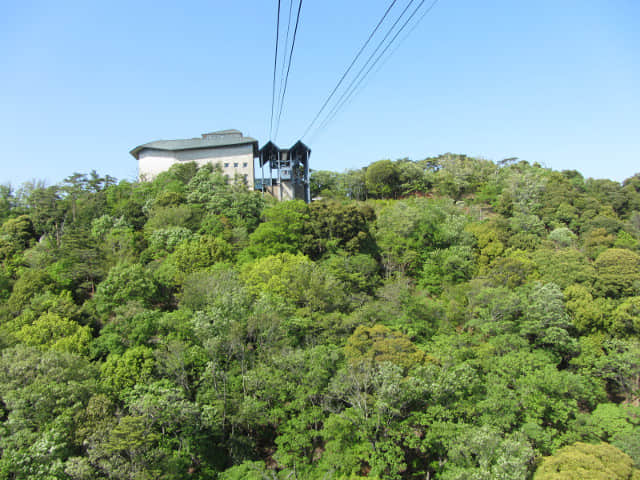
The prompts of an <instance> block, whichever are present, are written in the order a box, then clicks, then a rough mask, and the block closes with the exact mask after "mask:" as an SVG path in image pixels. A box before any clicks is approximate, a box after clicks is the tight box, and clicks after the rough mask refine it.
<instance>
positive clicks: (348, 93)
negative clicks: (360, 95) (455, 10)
mask: <svg viewBox="0 0 640 480" xmlns="http://www.w3.org/2000/svg"><path fill="white" fill-rule="evenodd" d="M438 1H439V0H433V2H432V3H431V5H429V7H428V8H427V9H426V10H425V12H424V13H423V15H422V16H421V17H420V19H419V20H418V22H416V24H415V25H414V26H413V27H412V29H411V31H413V30H414V29H415V28H416V27H417V25H418V24H419V23H420V22H421V21H422V20H423V19H424V17H426V16H427V14H428V13H429V12H431V10H432V9H433V8H434V7H435V5H436V3H438ZM425 2H426V0H421V2H420V3H419V4H418V6H417V7H416V8H415V9H414V10H413V12H411V14H410V15H409V17H408V18H407V19H406V21H405V22H404V23H403V24H402V26H401V27H400V29H399V30H398V31H397V32H396V33H395V35H394V36H393V37H392V38H391V40H389V42H388V43H387V45H386V46H385V47H384V49H383V50H382V51H381V52H380V54H379V55H378V56H377V57H376V59H375V60H374V61H373V63H371V64H370V65H369V68H368V69H367V70H366V72H365V73H364V75H361V74H362V72H363V71H364V69H365V68H367V65H368V62H369V61H370V60H371V59H372V58H373V56H374V55H375V54H376V53H377V51H378V50H379V47H380V46H382V44H383V43H384V41H385V40H386V38H387V37H388V35H389V34H390V33H391V31H392V30H393V29H394V27H395V26H396V24H397V23H398V21H399V20H400V18H401V17H402V16H403V15H404V13H405V12H406V10H407V8H405V10H404V11H403V12H402V14H400V17H398V20H396V23H394V25H393V26H392V27H391V29H390V30H389V32H388V33H387V36H385V38H384V39H383V40H382V42H381V43H380V44H379V45H378V48H376V50H375V51H374V52H373V54H372V55H371V56H370V57H369V59H368V60H367V63H365V65H364V66H363V68H362V69H361V70H360V71H359V72H358V74H357V75H356V77H355V78H354V79H353V80H352V82H351V83H350V84H349V86H348V87H347V89H346V90H345V91H344V92H343V94H342V95H341V96H340V99H339V100H338V102H337V103H336V104H335V105H334V107H333V109H332V110H331V111H330V112H329V114H328V115H327V116H326V117H325V119H324V121H323V122H322V124H321V126H320V127H319V128H317V129H316V131H315V132H314V135H313V136H314V137H315V136H317V134H318V133H319V132H320V131H322V130H324V129H325V128H326V127H327V126H328V125H329V124H330V123H331V122H332V121H333V119H334V118H335V117H336V115H337V114H338V112H339V111H340V110H341V109H342V107H343V106H344V105H345V104H346V103H347V102H348V101H349V100H350V99H351V98H352V96H353V94H354V93H355V92H356V91H357V90H358V88H359V87H360V85H361V84H362V82H363V81H364V80H365V79H366V78H367V77H368V76H369V74H370V73H371V70H373V68H374V67H375V66H376V65H377V64H378V62H379V61H380V59H381V58H382V57H383V56H384V55H385V53H386V52H387V51H388V50H389V48H390V47H391V46H392V45H393V43H394V42H395V40H396V39H397V38H398V36H399V35H400V34H401V33H402V32H403V31H404V29H405V28H406V27H407V25H408V24H409V22H411V20H412V19H413V18H414V17H415V16H416V14H417V13H418V11H419V10H420V8H421V7H422V5H424V3H425ZM411 3H412V2H409V4H408V5H407V7H409V6H410V5H411ZM411 31H410V32H409V33H411ZM407 36H408V35H407ZM404 39H406V37H405V38H404ZM404 39H403V41H404ZM394 52H395V50H394ZM388 58H389V57H387V59H388Z"/></svg>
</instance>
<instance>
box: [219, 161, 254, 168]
mask: <svg viewBox="0 0 640 480" xmlns="http://www.w3.org/2000/svg"><path fill="white" fill-rule="evenodd" d="M248 165H249V164H248V163H247V162H244V163H243V164H242V168H247V166H248ZM238 166H239V163H238V162H235V163H234V164H233V168H238ZM224 168H229V164H228V163H225V164H224Z"/></svg>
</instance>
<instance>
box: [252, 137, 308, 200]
mask: <svg viewBox="0 0 640 480" xmlns="http://www.w3.org/2000/svg"><path fill="white" fill-rule="evenodd" d="M310 155H311V149H310V148H309V147H307V146H306V145H305V144H304V143H302V142H301V141H298V142H297V143H296V144H295V145H294V146H293V147H291V148H289V149H282V148H278V147H277V146H276V145H275V144H274V143H273V142H268V143H267V144H266V145H265V146H264V147H262V148H261V149H260V158H259V164H260V169H261V174H262V175H261V177H260V178H257V179H256V183H255V189H256V190H262V191H263V192H268V193H270V194H271V195H273V196H274V197H276V198H277V199H278V200H293V199H299V200H304V201H305V202H307V203H309V202H310V201H311V193H310V189H309V156H310ZM267 164H268V168H269V170H268V175H266V172H265V165H267Z"/></svg>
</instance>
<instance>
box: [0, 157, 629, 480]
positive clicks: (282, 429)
mask: <svg viewBox="0 0 640 480" xmlns="http://www.w3.org/2000/svg"><path fill="white" fill-rule="evenodd" d="M312 180H313V188H312V193H313V195H314V196H315V197H321V199H319V200H317V201H314V202H312V203H311V204H310V205H306V204H304V203H302V202H300V201H291V202H283V203H277V202H275V201H273V200H270V199H266V198H263V197H262V195H261V194H260V193H259V192H249V191H248V190H247V189H246V188H245V187H243V186H242V185H239V184H236V185H230V184H229V183H228V182H227V180H226V179H225V178H224V177H223V176H222V174H221V173H220V172H219V171H216V170H215V169H214V168H212V167H203V168H201V169H199V170H197V169H196V167H195V165H194V164H180V165H176V166H174V167H173V168H172V169H171V170H170V171H169V172H166V173H163V174H161V175H160V176H159V177H158V178H157V179H156V180H155V181H153V182H149V183H130V182H127V181H121V182H118V183H116V181H115V179H113V178H111V177H108V176H107V177H104V178H103V177H100V176H99V175H98V174H96V173H95V172H92V173H91V174H90V175H80V174H74V175H72V176H70V177H69V178H68V179H67V180H65V181H64V182H63V183H62V184H60V185H56V186H50V187H46V186H43V185H38V184H37V183H36V184H26V185H23V186H22V188H20V189H18V190H16V191H12V190H11V189H10V188H9V187H0V225H1V227H0V265H1V268H0V349H1V350H2V351H1V357H0V422H1V423H0V479H1V480H19V479H47V480H50V479H73V480H88V479H118V480H120V479H122V480H124V479H128V480H134V479H135V480H146V479H166V480H170V479H175V480H178V479H190V478H191V479H201V480H205V479H212V480H213V479H220V480H240V479H245V480H256V479H300V480H302V479H305V480H307V479H308V480H329V479H343V480H347V479H351V480H353V479H356V478H360V477H366V478H369V479H378V480H381V479H403V480H404V479H407V480H419V479H420V480H421V479H443V480H466V479H475V480H519V479H528V478H534V479H535V480H546V479H568V478H580V479H581V480H589V479H605V478H606V479H611V480H616V479H636V480H637V479H638V478H639V477H638V475H640V473H639V471H638V470H636V469H637V468H640V408H639V407H638V402H639V400H640V337H639V335H640V175H636V176H634V177H631V178H629V179H628V180H626V181H625V182H623V183H622V184H620V183H617V182H613V181H610V180H593V179H585V178H583V176H582V175H581V174H580V173H579V172H576V171H564V172H556V171H552V170H549V169H546V168H542V167H540V166H539V165H536V164H533V165H531V164H529V163H527V162H522V161H518V160H517V159H512V160H510V161H505V162H502V163H501V164H500V165H497V164H495V163H493V162H490V161H486V160H481V159H473V158H469V157H465V156H460V155H444V156H441V157H437V158H430V159H426V160H423V161H416V162H413V161H409V160H398V161H395V162H392V161H388V160H385V161H380V162H375V163H373V164H371V165H370V166H369V167H368V168H365V169H362V170H355V171H348V172H345V173H332V172H324V171H318V172H314V173H313V175H312ZM563 472H564V473H563ZM577 472H579V477H576V476H575V475H576V474H578V473H577Z"/></svg>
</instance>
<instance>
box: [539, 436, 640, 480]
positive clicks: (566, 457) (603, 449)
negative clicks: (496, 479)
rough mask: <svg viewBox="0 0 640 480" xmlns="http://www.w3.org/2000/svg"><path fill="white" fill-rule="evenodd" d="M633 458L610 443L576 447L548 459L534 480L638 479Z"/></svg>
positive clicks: (576, 445) (564, 449) (559, 452)
mask: <svg viewBox="0 0 640 480" xmlns="http://www.w3.org/2000/svg"><path fill="white" fill-rule="evenodd" d="M638 473H639V472H638V471H636V470H634V468H633V461H632V460H631V458H630V457H629V456H628V455H626V454H625V453H623V452H622V451H620V450H619V449H617V448H616V447H614V446H613V445H609V444H607V443H601V444H600V445H590V444H587V443H580V442H578V443H575V444H574V445H571V446H568V447H564V448H561V449H560V450H558V451H557V452H556V453H555V454H554V455H553V456H551V457H546V458H544V459H543V461H542V463H541V464H540V466H539V467H538V469H537V470H536V473H535V475H534V477H533V478H534V480H565V479H566V480H572V479H575V480H600V479H602V480H605V479H607V480H633V479H636V478H638Z"/></svg>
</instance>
